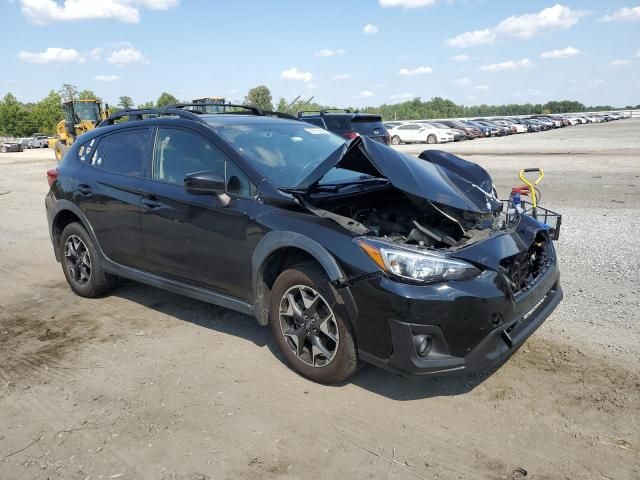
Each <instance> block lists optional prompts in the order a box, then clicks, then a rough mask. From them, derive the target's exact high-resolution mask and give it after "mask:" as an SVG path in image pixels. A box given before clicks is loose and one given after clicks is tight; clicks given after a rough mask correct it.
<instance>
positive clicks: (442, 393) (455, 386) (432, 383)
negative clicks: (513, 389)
mask: <svg viewBox="0 0 640 480" xmlns="http://www.w3.org/2000/svg"><path fill="white" fill-rule="evenodd" d="M500 366H501V365H500ZM500 366H497V367H495V368H493V369H491V370H487V371H482V372H478V373H473V374H471V373H464V372H460V373H447V374H442V375H429V376H414V377H403V376H400V375H396V374H394V373H391V372H387V371H386V370H382V369H381V368H377V367H374V366H372V365H367V366H366V367H365V368H364V369H363V370H362V371H361V372H360V373H359V374H358V375H356V376H355V377H353V378H352V379H351V383H353V384H354V385H357V386H359V387H361V388H364V389H365V390H368V391H370V392H372V393H376V394H378V395H382V396H385V397H388V398H391V399H393V400H400V401H406V400H419V399H423V398H434V397H450V396H456V395H464V394H465V393H469V392H471V391H472V390H473V389H474V388H476V387H477V386H478V385H480V384H481V383H483V382H484V381H485V380H487V379H488V378H489V377H490V376H491V375H493V374H494V373H495V372H496V371H497V370H498V369H499V368H500Z"/></svg>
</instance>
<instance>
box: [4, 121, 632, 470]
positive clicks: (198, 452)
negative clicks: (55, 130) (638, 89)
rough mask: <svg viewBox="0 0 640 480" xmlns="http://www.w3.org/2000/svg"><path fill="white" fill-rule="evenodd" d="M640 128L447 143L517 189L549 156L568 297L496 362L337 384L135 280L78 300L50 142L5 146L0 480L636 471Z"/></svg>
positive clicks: (228, 314) (251, 324)
mask: <svg viewBox="0 0 640 480" xmlns="http://www.w3.org/2000/svg"><path fill="white" fill-rule="evenodd" d="M638 132H640V119H631V120H624V121H618V122H612V123H609V124H597V125H582V126H575V127H571V128H564V129H559V130H555V131H551V132H545V133H538V134H528V135H520V136H510V137H506V138H498V139H480V140H474V141H469V142H463V143H461V144H455V145H445V146H443V149H447V150H450V151H453V152H456V153H460V154H461V155H462V156H464V157H466V158H469V159H470V160H473V161H476V162H479V163H480V164H482V165H483V166H485V167H486V168H487V169H488V170H489V171H490V173H491V174H492V175H494V178H495V180H496V184H497V186H498V188H499V190H501V191H502V192H503V193H504V194H505V195H506V194H507V188H508V187H509V186H511V185H513V184H515V183H517V178H516V172H517V170H518V169H520V168H523V167H530V166H541V167H543V168H544V169H545V174H546V175H545V179H544V181H543V184H542V190H543V195H544V198H543V204H545V205H546V206H548V207H549V208H552V209H554V210H557V211H560V212H562V213H563V214H564V216H565V217H564V220H565V221H564V224H563V227H562V238H561V239H560V241H559V243H558V250H559V254H560V256H561V266H562V279H563V280H562V282H563V287H564V289H565V300H564V301H563V303H562V304H561V305H560V307H559V308H558V309H557V310H556V312H555V313H554V314H553V315H552V316H551V317H550V318H549V320H548V321H547V322H546V323H545V324H544V325H543V326H542V328H541V329H540V330H538V331H537V332H536V333H535V334H534V335H533V336H532V337H531V339H530V340H529V341H528V342H527V343H526V344H525V345H524V346H523V347H522V348H521V349H520V350H519V351H518V352H517V353H516V354H515V355H514V356H513V357H512V359H511V360H510V361H508V362H507V363H506V364H505V365H503V366H502V367H501V368H500V369H498V370H497V371H495V372H493V373H492V374H491V373H490V372H487V373H486V374H484V375H476V376H468V375H455V376H453V375H452V376H446V377H434V378H419V379H415V378H414V379H406V378H401V377H397V376H394V375H391V374H389V373H386V372H384V371H381V370H379V369H376V368H373V367H369V368H366V369H365V370H363V371H362V372H361V373H360V374H358V375H357V376H356V377H355V378H354V379H353V380H352V381H351V382H350V383H348V384H346V385H342V386H336V387H327V386H321V385H316V384H313V383H311V382H309V381H307V380H305V379H303V378H301V377H299V376H298V375H296V374H295V373H293V372H292V371H290V370H288V369H287V368H286V367H285V366H284V365H283V364H282V360H281V358H280V357H279V355H278V354H277V353H276V347H275V344H274V343H273V342H272V341H271V339H270V336H269V331H268V329H264V328H261V327H259V326H258V325H257V323H256V322H255V320H253V319H252V318H249V317H247V316H243V315H239V314H237V313H234V312H232V311H229V310H225V309H222V308H218V307H215V306H211V305H208V304H205V303H201V302H197V301H194V300H190V299H187V298H183V297H179V296H177V295H173V294H169V293H165V292H163V291H161V290H157V289H154V288H151V287H147V286H144V285H140V284H136V283H133V282H129V281H122V282H121V283H120V284H119V286H118V288H117V289H116V290H115V292H113V294H111V295H109V296H106V297H104V298H100V299H94V300H87V299H83V298H80V297H77V296H75V295H74V294H73V293H72V292H71V290H70V289H69V288H68V286H67V284H66V282H65V280H64V277H63V274H62V271H61V270H60V266H59V264H57V263H56V261H55V259H54V256H53V252H52V249H51V244H50V241H49V236H48V233H47V229H46V220H45V213H44V202H43V198H44V194H45V192H46V189H47V183H46V177H45V171H46V170H47V169H48V168H51V167H52V166H54V165H55V162H54V160H53V155H52V153H51V151H48V150H45V151H28V152H24V153H22V154H4V155H0V169H1V171H2V177H1V178H0V218H1V219H2V223H1V227H0V276H1V277H0V278H1V279H2V281H1V282H0V479H1V480H12V479H20V480H22V479H79V480H82V479H98V478H104V479H112V478H113V479H115V478H118V479H189V480H195V479H200V480H202V479H226V478H249V479H251V478H256V479H257V478H266V479H270V478H292V479H296V478H310V479H316V478H318V479H341V478H357V479H365V478H375V479H429V480H431V479H507V480H511V479H523V478H526V479H540V480H541V479H572V480H573V479H615V480H620V479H638V478H640V323H639V320H640V314H639V313H638V312H639V307H640V305H639V303H640V294H639V293H640V285H639V283H638V278H640V275H639V273H640V272H639V270H640V243H639V242H638V239H637V237H638V232H639V223H640V222H639V221H638V218H637V213H638V211H639V208H640V188H639V186H640V136H639V135H638ZM399 148H400V149H402V150H405V151H408V152H410V153H417V152H419V151H421V150H422V149H424V148H425V146H417V145H410V146H401V147H399Z"/></svg>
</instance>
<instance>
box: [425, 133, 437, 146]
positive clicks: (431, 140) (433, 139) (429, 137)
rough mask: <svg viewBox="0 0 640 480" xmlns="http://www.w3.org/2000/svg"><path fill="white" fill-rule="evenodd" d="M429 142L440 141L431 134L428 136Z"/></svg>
mask: <svg viewBox="0 0 640 480" xmlns="http://www.w3.org/2000/svg"><path fill="white" fill-rule="evenodd" d="M427 143H429V144H431V145H433V144H434V143H438V139H437V138H436V136H435V135H433V134H431V135H429V136H428V137H427Z"/></svg>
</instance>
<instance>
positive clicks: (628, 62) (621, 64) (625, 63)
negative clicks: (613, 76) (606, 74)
mask: <svg viewBox="0 0 640 480" xmlns="http://www.w3.org/2000/svg"><path fill="white" fill-rule="evenodd" d="M629 65H631V60H614V61H612V62H611V66H612V67H628V66H629Z"/></svg>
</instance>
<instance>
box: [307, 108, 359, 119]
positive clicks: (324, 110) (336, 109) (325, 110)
mask: <svg viewBox="0 0 640 480" xmlns="http://www.w3.org/2000/svg"><path fill="white" fill-rule="evenodd" d="M329 112H344V113H358V111H357V110H350V109H348V108H323V109H321V110H301V111H299V112H298V118H300V117H302V116H304V114H305V113H308V114H320V115H326V114H327V113H329Z"/></svg>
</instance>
